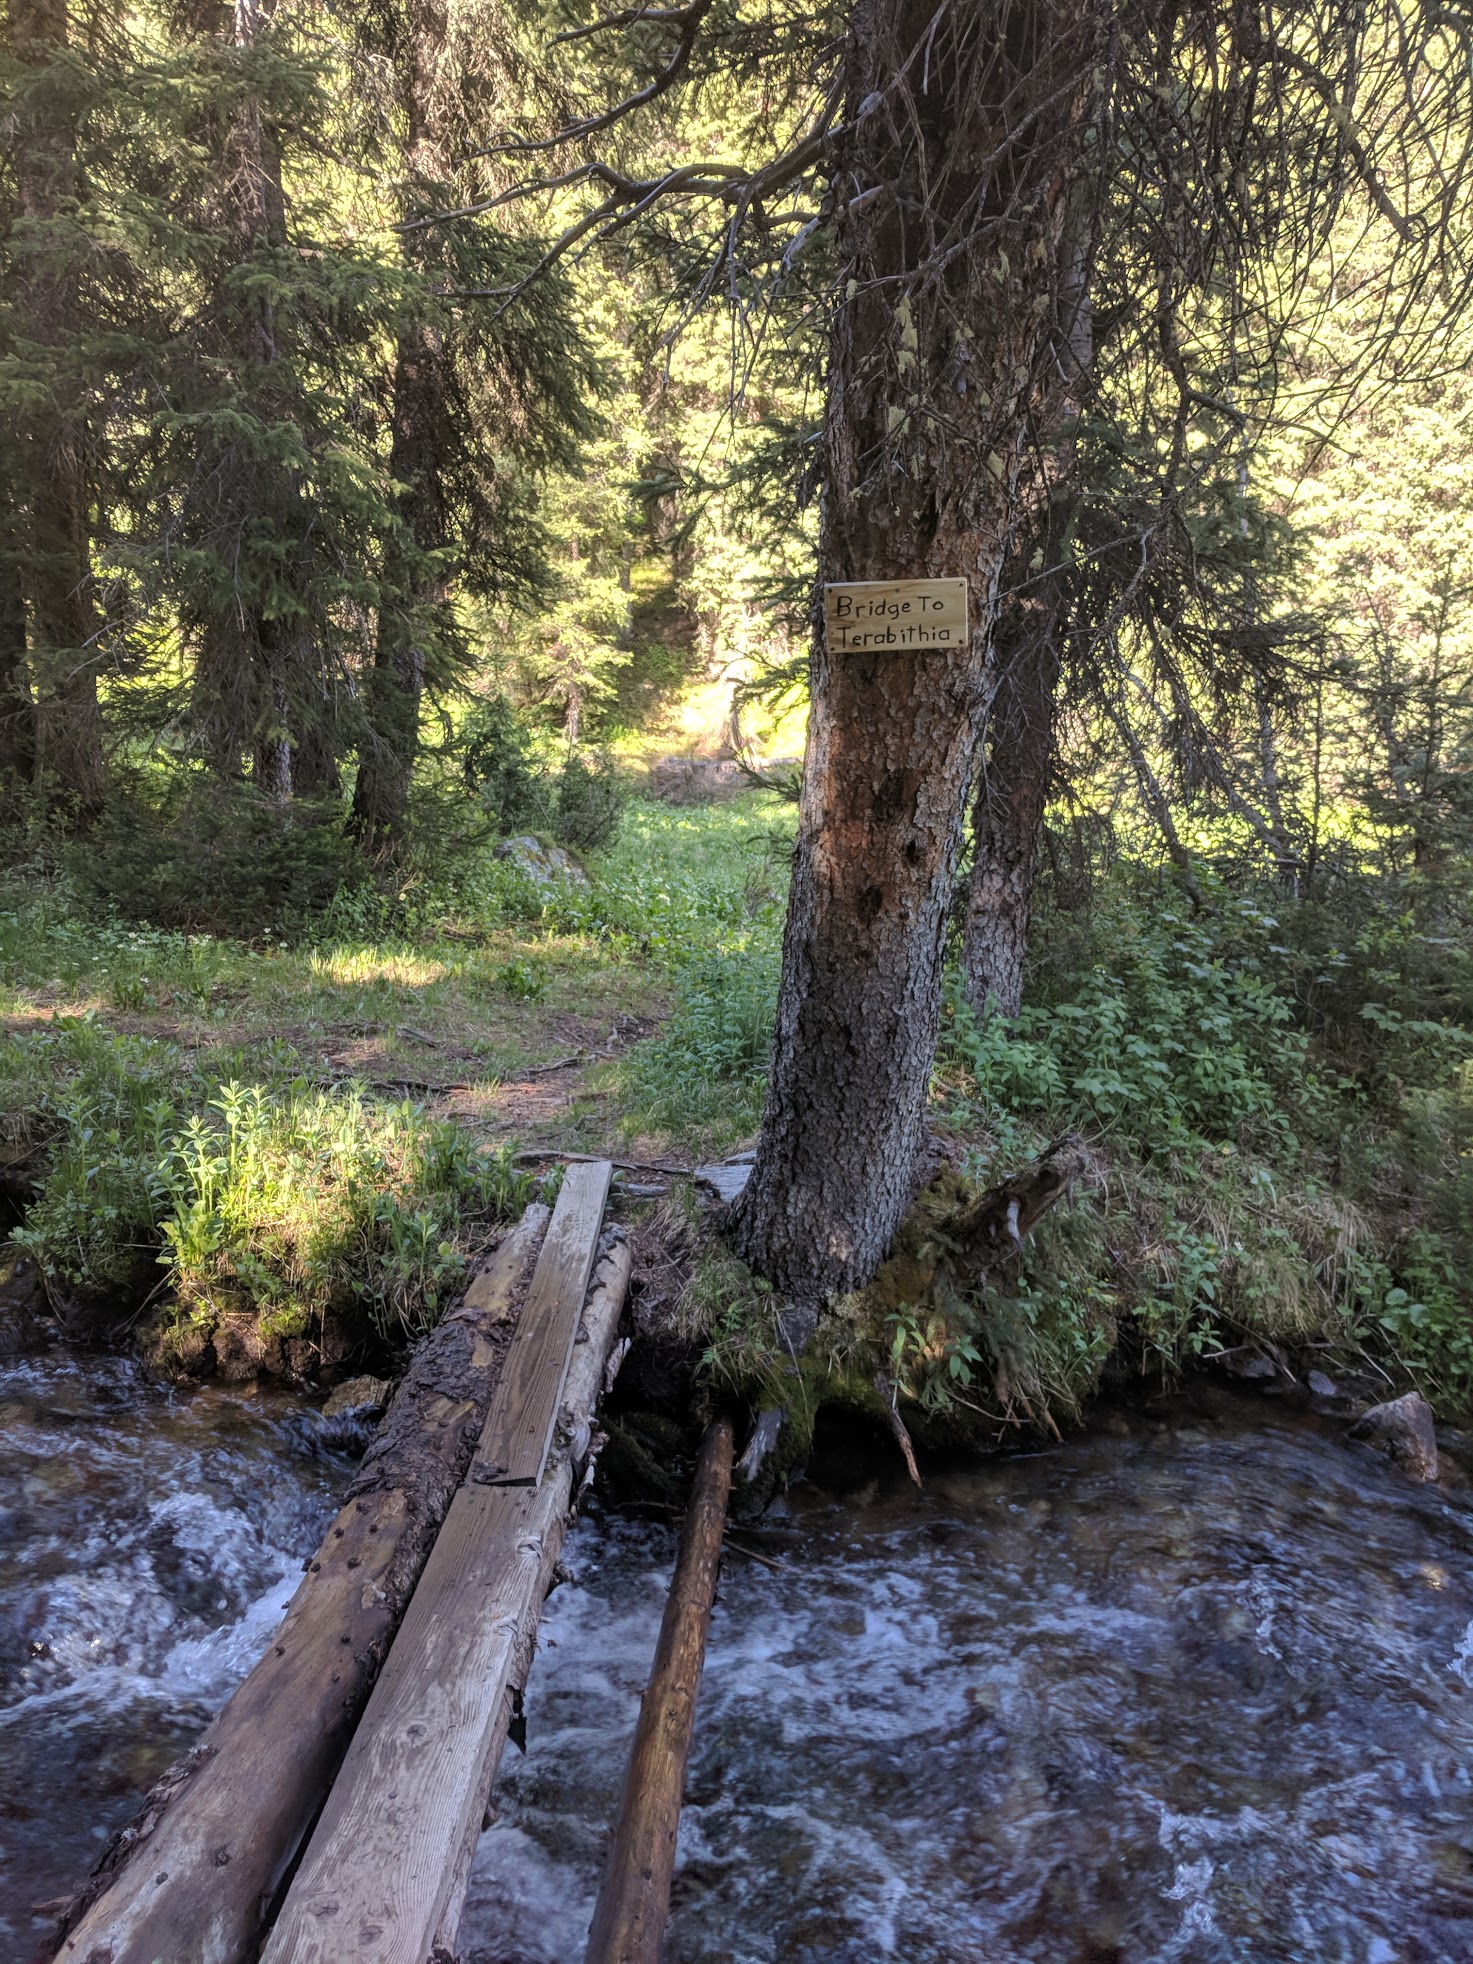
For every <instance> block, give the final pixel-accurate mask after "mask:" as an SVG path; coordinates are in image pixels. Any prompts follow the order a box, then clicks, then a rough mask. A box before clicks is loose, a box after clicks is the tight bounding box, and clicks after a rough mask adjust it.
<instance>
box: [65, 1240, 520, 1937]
mask: <svg viewBox="0 0 1473 1964" xmlns="http://www.w3.org/2000/svg"><path fill="white" fill-rule="evenodd" d="M546 1226H547V1209H546V1208H545V1207H542V1206H540V1205H537V1206H533V1207H530V1208H528V1210H527V1212H526V1214H525V1216H524V1217H523V1219H522V1221H521V1222H520V1223H519V1224H518V1225H517V1226H516V1227H515V1228H513V1229H512V1230H511V1232H510V1233H509V1234H508V1235H507V1237H506V1239H505V1240H504V1241H503V1242H502V1244H501V1246H500V1247H499V1248H498V1249H497V1251H496V1253H495V1254H494V1255H493V1256H492V1257H491V1259H490V1260H489V1262H487V1263H486V1264H485V1265H484V1266H483V1267H482V1269H481V1270H480V1271H479V1273H478V1274H477V1275H476V1277H475V1278H474V1279H473V1281H472V1283H471V1285H470V1287H469V1288H468V1290H467V1291H466V1295H465V1298H464V1300H463V1301H462V1303H461V1304H460V1306H459V1307H458V1308H456V1309H455V1310H454V1311H452V1313H451V1314H450V1315H449V1316H447V1317H446V1319H445V1321H444V1322H443V1323H442V1324H441V1325H440V1326H439V1328H438V1329H437V1330H436V1331H435V1332H434V1334H433V1335H432V1336H431V1337H430V1339H429V1340H428V1342H427V1344H426V1345H425V1346H424V1348H423V1349H422V1350H421V1351H420V1353H419V1354H418V1355H417V1357H416V1359H415V1362H414V1364H413V1365H412V1366H411V1369H410V1371H409V1374H408V1375H407V1376H406V1378H405V1380H404V1382H403V1384H401V1386H400V1388H399V1390H398V1392H397V1393H396V1394H395V1398H394V1403H393V1405H392V1407H391V1408H390V1412H389V1415H388V1417H387V1418H386V1419H385V1421H384V1423H383V1425H382V1426H381V1427H380V1429H379V1434H378V1437H377V1438H376V1439H375V1441H374V1442H373V1444H372V1446H370V1448H369V1451H368V1453H367V1455H366V1456H365V1458H364V1461H363V1465H362V1467H361V1468H360V1469H359V1473H358V1475H357V1477H356V1478H355V1480H354V1483H353V1490H352V1492H350V1495H349V1498H348V1501H347V1504H346V1505H345V1506H344V1507H343V1509H342V1511H341V1513H340V1514H339V1515H338V1517H337V1520H336V1521H335V1522H334V1524H333V1526H332V1527H331V1528H330V1529H329V1530H328V1533H327V1535H326V1537H325V1538H324V1540H323V1543H322V1546H321V1547H320V1549H319V1550H318V1551H317V1555H316V1557H315V1559H313V1560H312V1561H311V1562H310V1563H309V1564H307V1573H306V1574H305V1575H304V1577H303V1579H302V1583H301V1586H300V1587H299V1588H298V1590H297V1592H296V1594H295V1595H294V1596H293V1598H292V1601H291V1605H290V1607H289V1608H288V1610H287V1614H286V1618H285V1620H284V1622H283V1623H282V1624H281V1626H280V1628H279V1629H278V1630H277V1631H276V1633H275V1635H274V1637H273V1639H272V1642H271V1645H270V1647H269V1649H268V1650H267V1651H266V1653H265V1655H264V1656H263V1657H262V1658H261V1659H260V1660H259V1662H258V1663H257V1664H256V1666H255V1668H254V1669H253V1670H252V1671H251V1673H250V1675H249V1676H248V1677H247V1678H246V1679H245V1681H244V1683H243V1684H241V1685H240V1686H239V1688H238V1689H237V1690H236V1692H235V1694H234V1695H233V1696H232V1698H231V1699H230V1700H229V1702H228V1703H227V1704H226V1705H225V1707H224V1709H223V1710H222V1711H221V1712H220V1713H219V1714H218V1716H217V1717H216V1719H215V1721H214V1723H213V1724H212V1725H211V1727H210V1728H209V1730H208V1731H207V1732H206V1733H205V1735H204V1737H203V1739H202V1740H201V1741H200V1742H199V1745H198V1746H197V1747H196V1749H195V1751H194V1752H193V1753H192V1754H191V1755H190V1757H189V1759H188V1760H187V1761H186V1762H184V1764H183V1766H182V1768H181V1769H179V1770H178V1777H177V1778H174V1779H173V1780H172V1782H171V1783H170V1784H169V1785H168V1786H167V1789H163V1788H161V1789H160V1790H157V1791H156V1793H155V1795H153V1796H151V1797H150V1802H149V1806H148V1808H147V1809H146V1810H145V1813H144V1815H143V1816H142V1818H141V1819H140V1821H139V1822H137V1823H135V1824H134V1826H133V1828H132V1829H131V1830H130V1832H129V1834H128V1835H127V1836H125V1837H124V1838H123V1842H122V1845H121V1848H120V1850H119V1852H120V1854H121V1857H122V1859H121V1861H120V1862H119V1863H118V1865H117V1866H116V1867H115V1868H114V1870H113V1872H112V1873H111V1874H110V1875H108V1876H106V1878H105V1879H104V1886H103V1887H102V1888H101V1889H96V1888H95V1887H94V1889H93V1890H92V1891H91V1892H89V1893H90V1894H91V1897H92V1900H91V1901H90V1906H88V1907H85V1908H84V1910H83V1912H82V1914H81V1916H80V1918H79V1920H78V1921H77V1922H76V1923H75V1924H74V1925H73V1926H72V1928H71V1930H70V1932H69V1934H68V1935H67V1936H66V1937H65V1938H64V1940H63V1941H62V1944H61V1947H60V1950H59V1951H58V1953H57V1964H87V1961H88V1960H90V1959H103V1958H106V1959H107V1960H109V1964H159V1960H163V1961H164V1964H238V1960H239V1959H241V1958H242V1957H243V1956H244V1955H246V1953H247V1952H248V1951H252V1946H253V1944H254V1942H255V1940H256V1937H257V1934H258V1932H259V1930H260V1927H261V1921H262V1918H263V1916H264V1915H265V1914H266V1912H267V1911H268V1910H269V1907H270V1905H271V1902H272V1899H273V1897H274V1896H275V1893H276V1891H277V1888H278V1886H279V1885H280V1882H281V1880H282V1877H283V1875H284V1874H285V1872H286V1871H287V1869H288V1868H289V1865H290V1863H291V1861H292V1859H293V1858H294V1856H295V1855H296V1853H297V1851H298V1850H299V1848H300V1847H301V1845H302V1843H303V1842H304V1840H305V1838H306V1835H307V1833H308V1831H309V1829H310V1828H311V1825H312V1821H313V1819H314V1817H315V1815H316V1814H317V1811H318V1809H319V1807H320V1806H321V1805H322V1800H323V1796H324V1794H325V1793H326V1792H327V1790H328V1787H329V1784H330V1782H331V1781H332V1778H333V1776H334V1774H335V1773H336V1772H337V1770H338V1768H339V1765H340V1763H341V1761H342V1758H343V1755H344V1752H345V1751H346V1749H347V1747H348V1744H349V1740H350V1737H351V1735H352V1732H353V1727H354V1721H355V1719H356V1718H357V1716H358V1714H359V1712H360V1711H362V1710H363V1708H364V1702H365V1700H366V1699H367V1698H368V1695H369V1687H370V1685H371V1684H372V1682H373V1678H374V1675H375V1673H376V1672H377V1670H378V1666H379V1662H380V1659H381V1658H382V1657H383V1655H384V1652H385V1651H386V1650H387V1649H388V1646H389V1642H390V1639H391V1637H392V1634H393V1630H394V1627H395V1624H396V1623H397V1622H398V1619H399V1616H400V1614H401V1612H402V1611H403V1610H404V1609H405V1605H406V1603H407V1602H408V1600H409V1598H410V1592H411V1591H412V1590H413V1589H414V1587H415V1583H416V1580H417V1578H419V1576H420V1575H421V1572H422V1568H423V1567H424V1565H425V1564H426V1561H427V1558H428V1557H429V1555H430V1553H431V1546H432V1543H433V1542H434V1539H435V1535H436V1531H437V1529H439V1528H440V1526H441V1524H442V1522H443V1521H444V1519H445V1516H446V1510H447V1508H448V1507H449V1506H450V1505H451V1496H452V1495H453V1494H454V1493H455V1492H456V1491H457V1490H458V1488H459V1484H460V1481H461V1478H462V1476H463V1474H464V1472H465V1470H466V1468H467V1465H468V1461H469V1457H470V1454H469V1450H468V1446H469V1442H468V1441H467V1439H466V1437H465V1434H466V1428H467V1426H468V1425H470V1426H472V1427H475V1428H477V1429H479V1426H480V1422H481V1421H482V1418H483V1415H488V1414H489V1411H490V1408H491V1398H492V1392H493V1387H492V1385H491V1383H490V1382H489V1373H490V1372H491V1371H492V1370H493V1369H494V1366H495V1363H496V1359H497V1356H498V1354H499V1344H500V1342H501V1341H502V1340H503V1339H502V1338H501V1337H500V1336H499V1335H498V1329H499V1326H500V1325H501V1324H503V1323H504V1322H505V1320H506V1318H507V1317H508V1316H509V1315H510V1313H511V1310H512V1307H513V1304H514V1302H515V1300H516V1298H517V1296H518V1295H519V1293H520V1292H521V1289H522V1286H523V1284H524V1282H525V1279H526V1272H527V1269H528V1268H529V1267H530V1266H531V1263H532V1259H533V1256H534V1254H536V1253H537V1251H538V1249H539V1247H540V1245H541V1243H542V1241H543V1232H544V1228H545V1227H546ZM252 1954H254V1953H253V1951H252Z"/></svg>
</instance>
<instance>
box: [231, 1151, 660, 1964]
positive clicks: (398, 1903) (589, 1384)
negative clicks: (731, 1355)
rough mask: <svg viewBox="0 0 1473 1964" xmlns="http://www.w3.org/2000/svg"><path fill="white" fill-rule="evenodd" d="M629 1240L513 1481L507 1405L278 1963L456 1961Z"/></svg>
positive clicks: (353, 1763)
mask: <svg viewBox="0 0 1473 1964" xmlns="http://www.w3.org/2000/svg"><path fill="white" fill-rule="evenodd" d="M603 1171H604V1179H605V1183H606V1182H607V1167H605V1168H604V1169H603ZM565 1191H566V1189H565ZM599 1206H600V1208H601V1206H602V1192H601V1191H600V1195H599ZM592 1228H593V1233H594V1234H596V1233H597V1219H596V1218H595V1219H594V1221H593V1223H592ZM554 1232H555V1230H554ZM616 1233H617V1231H612V1232H611V1233H610V1235H609V1237H608V1238H607V1240H606V1244H605V1253H604V1255H603V1258H602V1261H601V1263H600V1266H599V1268H598V1270H597V1273H596V1275H595V1278H594V1285H593V1288H592V1290H591V1291H590V1292H589V1293H588V1294H587V1298H586V1301H585V1284H586V1281H587V1275H588V1270H587V1266H586V1264H585V1265H584V1266H583V1267H582V1269H581V1271H580V1273H579V1275H578V1276H577V1278H576V1282H575V1287H576V1300H575V1301H574V1302H573V1304H572V1319H573V1323H574V1325H575V1328H576V1337H577V1340H576V1342H574V1343H572V1347H571V1357H570V1360H569V1362H568V1366H567V1374H566V1378H565V1379H564V1378H562V1377H561V1376H560V1377H559V1380H558V1382H559V1387H560V1389H559V1390H558V1392H557V1394H556V1397H555V1409H556V1411H557V1414H558V1416H557V1419H556V1429H555V1436H554V1438H553V1441H552V1444H551V1446H550V1448H549V1450H548V1455H547V1463H546V1466H545V1467H544V1468H543V1469H542V1471H541V1477H540V1480H539V1481H537V1482H528V1481H512V1482H507V1481H502V1480H501V1479H500V1475H501V1473H502V1471H503V1466H502V1462H503V1461H504V1458H505V1455H506V1453H507V1427H506V1425H505V1423H504V1419H503V1420H500V1421H499V1420H498V1416H497V1411H496V1407H495V1406H494V1405H493V1409H492V1412H491V1415H490V1417H489V1418H488V1421H487V1426H486V1431H485V1433H484V1434H483V1436H482V1439H481V1443H480V1446H479V1448H478V1450H477V1454H476V1458H475V1460H474V1462H473V1463H472V1466H471V1470H470V1475H469V1478H468V1479H467V1481H466V1484H465V1485H464V1486H463V1487H462V1488H461V1490H460V1492H459V1493H457V1494H456V1496H455V1499H454V1501H453V1502H452V1503H451V1507H450V1512H449V1514H448V1516H447V1518H446V1522H445V1526H444V1528H443V1529H442V1531H441V1534H440V1538H439V1540H438V1541H437V1542H436V1544H435V1548H434V1552H433V1553H432V1554H431V1556H430V1559H429V1561H428V1562H427V1563H426V1565H425V1571H424V1575H423V1577H422V1578H421V1581H420V1584H419V1587H418V1588H417V1589H416V1591H415V1596H414V1602H413V1604H412V1605H411V1607H410V1610H409V1613H408V1615H407V1616H406V1617H405V1620H404V1625H403V1628H402V1629H401V1630H400V1632H399V1635H398V1637H397V1638H396V1639H395V1643H394V1649H393V1652H392V1654H391V1655H390V1658H389V1661H388V1664H387V1666H386V1667H385V1669H384V1672H383V1675H382V1677H381V1678H380V1680H379V1682H378V1684H377V1685H376V1686H375V1688H374V1693H373V1697H372V1698H371V1699H370V1701H369V1704H368V1709H367V1711H366V1712H365V1713H364V1716H363V1721H362V1723H361V1725H360V1726H359V1728H358V1731H357V1733H356V1734H355V1736H354V1739H353V1744H352V1747H351V1748H350V1750H349V1753H348V1756H347V1758H346V1760H345V1761H344V1764H343V1769H342V1771H341V1773H340V1774H339V1775H338V1778H337V1780H336V1781H335V1782H334V1785H333V1790H332V1793H331V1795H330V1797H329V1799H328V1802H327V1805H326V1807H325V1808H324V1810H323V1814H322V1819H321V1820H320V1822H319V1823H318V1825H317V1828H316V1830H315V1832H314V1833H313V1836H312V1841H311V1844H310V1846H309V1848H308V1850H307V1853H306V1856H305V1857H304V1859H303V1862H302V1865H301V1868H300V1870H299V1872H298V1874H297V1877H296V1879H295V1881H294V1882H293V1884H292V1887H291V1892H290V1894H289V1895H288V1897H287V1900H286V1903H285V1905H284V1907H283V1909H282V1912H281V1915H280V1917H279V1919H278V1921H277V1923H276V1926H275V1928H274V1929H273V1931H272V1933H271V1937H270V1940H269V1942H268V1943H267V1945H266V1947H265V1949H264V1952H263V1954H262V1955H263V1964H425V1959H426V1958H427V1957H430V1956H431V1955H433V1956H435V1957H436V1958H448V1957H451V1956H453V1954H454V1950H455V1940H456V1928H457V1925H458V1923H459V1920H460V1912H461V1905H462V1903H463V1902H464V1898H465V1889H466V1882H467V1880H468V1878H469V1875H470V1868H471V1862H472V1860H473V1858H474V1855H475V1849H476V1843H477V1841H478V1840H479V1838H480V1834H481V1829H482V1825H483V1818H484V1815H485V1810H486V1805H487V1801H488V1800H489V1798H490V1794H491V1790H492V1787H493V1785H494V1783H495V1778H496V1771H497V1767H498V1765H499V1763H500V1759H501V1753H502V1749H503V1747H504V1745H505V1742H506V1737H507V1730H508V1726H509V1723H510V1720H511V1717H512V1713H513V1710H514V1708H515V1707H516V1704H517V1700H518V1697H519V1694H520V1692H521V1689H522V1687H523V1685H524V1684H525V1682H526V1678H527V1672H528V1669H529V1667H530V1665H531V1661H532V1655H533V1650H534V1644H535V1636H536V1629H537V1621H538V1618H539V1616H540V1615H541V1611H542V1604H543V1601H544V1599H545V1598H546V1596H547V1593H548V1590H549V1589H550V1588H551V1586H552V1577H553V1571H554V1569H555V1567H556V1565H557V1559H558V1554H559V1551H560V1549H561V1546H562V1539H563V1531H564V1528H565V1526H566V1524H567V1521H568V1518H569V1514H570V1512H571V1510H572V1507H573V1504H574V1501H575V1498H576V1495H577V1492H578V1491H579V1484H580V1481H581V1479H582V1477H583V1474H584V1471H585V1465H586V1462H587V1459H588V1456H589V1454H590V1452H591V1451H592V1450H593V1447H594V1438H593V1432H592V1426H593V1418H594V1412H595V1409H596V1406H597V1403H598V1398H599V1394H600V1392H601V1390H602V1387H603V1378H604V1369H605V1365H606V1363H607V1360H608V1358H609V1354H610V1350H611V1347H612V1344H613V1341H614V1336H615V1333H616V1331H617V1329H618V1324H619V1318H620V1314H621V1312H622V1309H623V1304H624V1297H625V1292H626V1290H627V1288H628V1284H629V1269H630V1250H629V1247H628V1244H627V1243H626V1242H624V1241H622V1240H620V1239H616V1238H615V1234H616ZM548 1247H549V1249H551V1248H552V1236H551V1235H550V1236H549V1241H548ZM588 1252H589V1255H590V1256H591V1254H592V1248H591V1246H590V1248H589V1251H588ZM534 1287H535V1285H534ZM530 1310H531V1296H530V1294H529V1298H528V1311H527V1313H530ZM571 1334H572V1333H570V1335H571ZM520 1341H521V1339H519V1342H520ZM508 1374H510V1373H508ZM504 1383H505V1380H503V1385H504Z"/></svg>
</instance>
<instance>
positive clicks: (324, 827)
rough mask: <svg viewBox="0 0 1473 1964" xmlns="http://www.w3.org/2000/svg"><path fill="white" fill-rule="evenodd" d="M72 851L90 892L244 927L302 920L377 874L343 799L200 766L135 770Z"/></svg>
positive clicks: (72, 863) (147, 912)
mask: <svg viewBox="0 0 1473 1964" xmlns="http://www.w3.org/2000/svg"><path fill="white" fill-rule="evenodd" d="M67 863H68V867H69V870H70V872H71V875H72V877H73V879H74V880H75V882H76V885H77V887H78V889H79V891H80V892H81V893H82V895H83V896H84V897H86V898H88V899H90V900H91V901H92V902H93V903H94V904H97V903H101V904H102V905H104V906H106V907H108V908H111V909H114V910H116V912H117V913H119V914H121V915H123V916H125V917H127V918H128V919H130V920H138V921H148V922H151V923H152V924H153V925H154V926H156V927H162V928H181V927H196V928H205V929H208V930H210V931H211V932H213V933H218V934H239V935H245V936H252V935H257V934H260V933H261V932H262V930H263V929H267V928H270V929H273V930H275V931H278V932H279V931H282V930H284V929H292V928H295V927H296V926H298V925H300V924H301V923H302V922H303V921H305V920H306V919H308V918H309V917H310V916H311V915H313V914H316V913H318V912H320V911H321V909H322V908H323V907H325V906H326V905H327V903H328V901H329V900H331V899H332V898H333V896H334V895H335V894H337V893H338V892H339V891H340V890H341V889H342V888H343V887H345V886H353V885H355V884H359V883H364V882H366V880H367V873H366V871H365V869H364V867H363V865H362V862H361V860H360V859H359V857H358V856H357V854H356V853H355V851H354V848H353V845H352V842H351V841H350V840H349V839H348V838H347V837H346V835H345V833H344V831H343V825H342V813H341V810H340V809H339V807H338V806H337V805H336V804H335V803H333V802H331V801H327V802H315V801H307V800H301V801H298V802H296V803H294V804H292V805H289V806H285V807H283V806H280V805H276V804H274V803H272V802H271V801H270V800H268V799H266V798H263V797H261V796H260V795H259V794H258V793H257V792H256V791H255V790H254V789H253V787H252V786H251V785H249V784H247V783H240V782H226V783H220V782H218V781H216V780H214V779H207V778H205V777H204V776H202V775H197V774H191V773H176V774H170V775H168V776H165V775H164V774H162V773H154V774H151V775H145V774H138V775H137V776H135V777H134V778H132V779H131V780H124V781H123V782H122V783H121V784H119V785H118V786H117V787H116V788H115V789H114V791H113V792H112V794H111V796H110V798H109V802H108V806H107V809H106V811H105V812H104V813H103V816H102V817H101V819H100V820H99V821H98V824H97V826H96V827H95V829H94V830H93V832H92V833H91V834H90V835H89V837H88V839H87V841H86V844H85V845H83V846H76V847H74V848H72V849H71V850H70V852H69V853H68V855H67Z"/></svg>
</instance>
